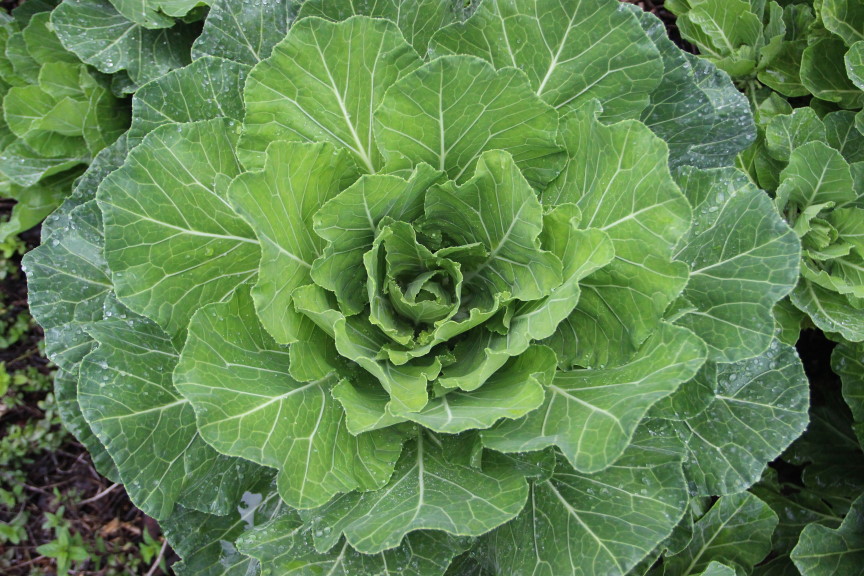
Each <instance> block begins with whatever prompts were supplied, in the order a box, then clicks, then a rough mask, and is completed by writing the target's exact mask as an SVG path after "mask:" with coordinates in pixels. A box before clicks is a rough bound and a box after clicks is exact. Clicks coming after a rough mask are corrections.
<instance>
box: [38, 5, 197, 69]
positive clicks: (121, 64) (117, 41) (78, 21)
mask: <svg viewBox="0 0 864 576" xmlns="http://www.w3.org/2000/svg"><path fill="white" fill-rule="evenodd" d="M51 23H52V24H53V25H54V29H55V31H56V32H57V36H59V37H60V41H61V42H63V45H64V46H65V47H66V48H67V49H68V50H70V51H71V52H73V53H74V54H75V55H76V56H78V57H79V58H80V59H81V60H82V61H84V62H86V63H87V64H90V65H91V66H94V67H95V68H96V69H98V70H99V71H100V72H105V73H106V74H115V73H117V72H120V71H121V70H125V71H127V72H128V73H129V77H130V78H131V79H132V81H133V82H135V83H136V84H139V85H141V84H146V83H147V82H149V81H150V80H155V79H156V78H158V77H159V76H162V75H163V74H165V73H166V72H168V71H170V70H173V69H175V68H180V67H182V66H185V65H186V64H188V63H189V61H190V56H189V46H190V45H191V44H192V41H193V40H194V38H195V29H194V27H191V26H187V25H185V24H176V25H174V26H172V27H171V28H163V29H161V30H148V29H147V28H144V27H142V26H141V25H139V24H136V23H135V22H132V21H130V20H128V19H127V18H126V17H125V16H123V15H122V14H120V13H119V12H117V10H116V9H115V8H114V6H113V5H112V4H111V2H110V1H109V0H75V1H74V2H73V1H72V0H64V1H63V3H62V4H60V6H58V7H57V9H56V10H54V12H53V13H52V15H51Z"/></svg>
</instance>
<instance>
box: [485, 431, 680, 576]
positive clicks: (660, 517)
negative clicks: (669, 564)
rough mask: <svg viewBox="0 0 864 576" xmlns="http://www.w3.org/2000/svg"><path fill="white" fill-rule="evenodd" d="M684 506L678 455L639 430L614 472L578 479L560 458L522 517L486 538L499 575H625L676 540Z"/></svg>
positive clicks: (654, 434) (671, 444) (669, 443)
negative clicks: (674, 531) (671, 537)
mask: <svg viewBox="0 0 864 576" xmlns="http://www.w3.org/2000/svg"><path fill="white" fill-rule="evenodd" d="M686 505H687V490H686V483H685V480H684V475H683V474H682V472H681V454H680V447H679V446H678V444H677V443H676V442H675V440H674V438H670V437H669V436H668V434H665V433H663V432H662V431H659V430H654V429H650V430H649V429H648V428H646V427H642V428H640V431H639V432H637V434H636V438H635V439H634V442H633V444H631V446H630V447H629V448H628V449H627V451H626V452H625V453H624V455H623V456H622V457H621V458H620V459H619V460H618V461H617V462H616V463H615V464H613V465H612V466H610V467H609V468H607V469H606V470H604V471H602V472H598V473H596V474H581V473H579V472H577V471H575V470H573V469H572V468H570V466H569V465H568V463H567V461H566V460H565V459H564V458H562V457H560V456H559V457H558V464H557V466H556V468H555V473H554V475H553V476H552V477H551V478H550V479H548V480H546V481H543V482H537V483H536V484H534V485H533V486H532V488H531V493H530V497H529V499H528V504H527V505H526V507H525V510H524V511H523V512H522V514H520V515H519V516H518V517H517V518H516V519H515V520H513V521H512V522H509V523H507V524H505V525H504V526H502V527H501V528H499V529H497V530H496V531H495V532H493V533H492V534H490V535H489V536H488V537H487V540H488V543H489V551H490V555H491V556H492V562H493V564H494V566H495V573H496V574H538V575H540V574H542V575H548V576H552V575H555V576H557V575H559V574H574V575H580V576H606V575H608V574H625V573H629V572H628V570H630V569H631V568H632V567H633V566H634V565H636V563H637V562H639V561H640V560H641V559H642V558H643V557H645V556H646V555H648V554H649V553H650V552H651V550H653V549H654V547H655V546H657V545H658V544H659V543H660V542H661V541H663V540H664V539H665V538H666V537H667V536H669V534H670V533H671V532H672V529H673V528H674V527H675V524H677V523H678V521H679V520H680V519H681V516H682V515H683V513H684V509H685V507H686Z"/></svg>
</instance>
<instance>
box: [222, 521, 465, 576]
mask: <svg viewBox="0 0 864 576" xmlns="http://www.w3.org/2000/svg"><path fill="white" fill-rule="evenodd" d="M312 540H313V539H312V531H310V530H308V529H307V527H306V526H305V525H304V524H303V522H302V521H301V520H300V519H299V518H296V517H293V516H283V517H282V518H279V519H277V520H274V521H272V522H270V523H268V524H265V525H263V526H261V527H257V528H255V529H253V530H250V531H248V532H246V533H245V534H244V535H243V537H242V538H241V539H240V541H239V542H238V545H239V546H240V549H241V550H243V552H244V553H246V554H249V555H250V556H253V557H256V558H259V559H260V560H261V566H262V570H263V571H264V573H272V574H280V575H283V576H301V575H306V574H317V573H320V574H323V573H324V572H323V571H324V570H327V572H326V573H327V574H330V575H332V576H355V575H357V574H363V575H364V576H397V575H398V576H402V575H405V576H440V575H441V574H444V572H445V571H446V570H447V566H448V565H449V564H450V561H451V560H452V559H453V557H454V556H456V555H458V554H459V553H460V552H462V551H463V550H465V549H466V548H467V547H468V545H469V543H470V540H469V539H468V538H456V537H453V536H449V535H448V534H445V533H443V532H434V531H431V530H430V531H422V530H421V531H417V532H412V533H411V534H409V535H408V536H406V537H405V539H404V540H403V542H402V544H401V545H399V546H398V547H396V548H393V549H391V550H385V551H384V552H381V553H378V554H360V553H358V552H356V551H354V550H353V549H352V548H351V546H350V545H349V544H348V542H346V541H345V540H342V541H341V542H339V543H338V544H337V545H336V546H335V547H334V548H333V549H332V550H330V551H327V552H319V551H317V550H316V549H315V547H314V545H313V541H312Z"/></svg>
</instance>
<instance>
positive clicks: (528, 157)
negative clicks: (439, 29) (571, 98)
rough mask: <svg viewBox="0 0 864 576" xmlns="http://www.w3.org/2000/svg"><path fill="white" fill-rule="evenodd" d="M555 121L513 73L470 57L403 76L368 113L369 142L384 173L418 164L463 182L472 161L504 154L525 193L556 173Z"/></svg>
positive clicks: (430, 65)
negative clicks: (371, 140)
mask: <svg viewBox="0 0 864 576" xmlns="http://www.w3.org/2000/svg"><path fill="white" fill-rule="evenodd" d="M557 129H558V115H557V114H556V113H555V110H554V109H553V108H552V107H551V106H549V105H548V104H545V103H544V102H543V101H542V100H541V99H540V98H539V97H537V95H536V94H535V93H534V91H533V90H532V89H531V87H530V85H529V83H528V78H527V77H526V76H525V74H524V73H523V72H521V71H519V70H516V69H513V68H503V69H501V70H498V71H496V70H495V69H494V68H493V67H492V66H491V65H490V64H489V63H488V62H485V61H484V60H481V59H479V58H475V57H471V56H443V57H441V58H437V59H435V60H433V61H432V62H429V63H428V64H425V65H424V66H422V67H420V68H419V69H417V70H415V71H414V72H412V73H410V74H406V75H405V76H403V77H402V78H401V79H399V81H397V82H395V83H394V84H393V86H392V87H391V88H390V89H389V90H388V91H387V94H386V96H385V97H384V101H383V102H382V103H381V107H380V108H379V109H378V110H377V111H376V112H375V135H376V138H377V142H378V146H379V147H380V149H381V153H382V155H383V157H384V160H385V161H387V162H388V163H389V164H388V165H389V166H393V167H395V166H399V167H404V166H402V164H403V163H405V162H407V163H408V165H409V166H416V165H417V164H419V163H420V162H426V163H428V164H430V165H432V166H433V167H436V168H438V169H439V170H443V171H445V172H446V173H447V175H448V177H449V178H450V179H452V180H455V181H456V182H457V183H463V182H465V181H466V180H467V179H468V178H469V177H470V174H472V173H473V172H474V167H475V164H476V162H477V160H478V159H479V157H480V155H481V154H482V153H483V152H485V151H487V150H504V151H506V152H508V153H510V155H511V156H513V159H514V160H515V161H516V165H517V166H518V167H519V169H520V170H521V171H522V174H523V176H524V177H525V179H527V180H528V182H529V183H531V185H532V186H534V187H538V188H542V187H544V186H545V185H546V184H547V183H548V182H550V181H551V180H552V179H553V178H555V177H556V176H557V175H558V173H559V172H560V171H561V168H562V167H563V165H564V161H565V157H564V155H563V153H562V151H561V149H560V148H559V146H558V143H557V137H556V132H557Z"/></svg>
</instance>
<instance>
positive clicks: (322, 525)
mask: <svg viewBox="0 0 864 576" xmlns="http://www.w3.org/2000/svg"><path fill="white" fill-rule="evenodd" d="M424 436H425V433H421V434H420V436H418V437H417V439H416V441H414V442H412V443H410V444H408V445H406V447H405V449H404V450H403V452H402V457H401V458H400V459H399V462H397V464H396V471H395V472H394V473H393V477H392V478H390V482H389V483H388V484H387V486H385V487H384V488H383V489H381V490H377V491H374V492H365V493H357V492H355V493H352V494H347V495H345V496H342V497H340V498H337V499H335V500H333V501H332V502H330V503H329V504H327V505H326V506H324V507H323V508H321V509H319V510H316V511H315V512H314V518H313V519H312V520H311V521H309V522H307V527H308V529H311V530H313V531H314V532H313V534H314V535H315V548H316V549H317V550H319V551H327V550H330V549H331V548H332V547H333V546H335V545H336V544H337V542H338V540H339V537H340V535H341V534H343V533H344V534H345V538H346V539H347V540H348V543H349V544H351V546H352V547H353V548H354V549H355V550H357V551H358V552H361V553H363V554H377V553H379V552H381V551H383V550H387V549H388V548H393V547H394V546H397V545H398V544H399V543H400V542H402V539H403V538H404V537H405V535H406V534H408V533H410V532H414V531H416V530H426V529H432V530H441V531H444V532H447V533H449V534H454V535H464V536H478V535H480V534H483V533H485V532H488V531H489V530H491V529H493V528H495V527H497V526H500V525H501V524H503V523H505V522H507V521H509V520H511V519H512V518H514V517H515V516H516V515H517V514H518V513H519V511H520V510H522V508H523V507H524V506H525V499H526V497H527V496H528V485H527V483H526V482H525V479H524V478H523V477H522V476H521V475H520V474H518V473H517V472H515V471H513V470H511V469H509V468H503V467H494V466H487V467H486V469H483V470H480V469H477V468H469V467H467V466H462V465H460V464H455V463H453V462H448V461H447V455H446V454H445V452H444V451H443V447H442V446H440V445H439V444H438V442H439V441H438V440H437V439H436V438H435V437H434V436H431V435H430V436H428V437H424Z"/></svg>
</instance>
